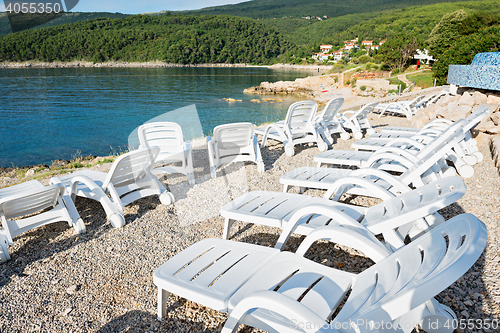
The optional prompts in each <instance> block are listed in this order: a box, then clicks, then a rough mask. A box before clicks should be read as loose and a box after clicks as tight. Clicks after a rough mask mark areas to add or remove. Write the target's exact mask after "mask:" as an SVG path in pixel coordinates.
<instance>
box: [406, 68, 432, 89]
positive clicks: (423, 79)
mask: <svg viewBox="0 0 500 333" xmlns="http://www.w3.org/2000/svg"><path fill="white" fill-rule="evenodd" d="M406 78H407V79H408V80H410V81H412V82H415V85H416V86H417V87H422V88H429V87H433V86H434V78H433V77H432V72H430V71H428V72H427V71H425V72H420V73H415V74H409V75H406Z"/></svg>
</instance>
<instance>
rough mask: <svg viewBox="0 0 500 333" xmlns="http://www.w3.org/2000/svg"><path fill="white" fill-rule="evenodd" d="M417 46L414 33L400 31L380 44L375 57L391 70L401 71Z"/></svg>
mask: <svg viewBox="0 0 500 333" xmlns="http://www.w3.org/2000/svg"><path fill="white" fill-rule="evenodd" d="M419 47H420V44H419V42H418V41H417V37H416V36H415V35H414V34H406V33H400V34H397V35H395V36H394V37H393V38H390V39H388V40H387V42H385V43H384V44H382V46H380V48H379V50H378V54H377V59H379V60H380V61H383V62H385V63H386V64H387V65H388V66H389V68H390V69H391V70H395V69H398V70H399V71H402V70H403V69H404V68H405V66H406V64H407V62H408V60H409V59H410V57H412V56H413V55H415V53H416V51H417V49H418V48H419Z"/></svg>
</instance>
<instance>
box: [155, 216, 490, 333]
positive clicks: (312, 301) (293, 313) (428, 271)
mask: <svg viewBox="0 0 500 333" xmlns="http://www.w3.org/2000/svg"><path fill="white" fill-rule="evenodd" d="M319 239H325V240H329V241H330V242H333V243H339V244H344V245H348V246H351V245H353V246H354V248H357V249H359V250H361V251H362V252H363V253H365V254H366V255H367V256H369V257H370V258H372V260H374V261H375V262H376V264H375V265H373V266H372V267H370V268H368V269H367V270H365V271H363V272H362V273H360V274H352V273H349V272H345V271H340V270H337V269H334V268H330V267H326V266H323V265H321V264H319V263H315V262H312V261H310V260H308V259H306V258H304V256H305V253H306V252H307V250H308V249H309V247H310V246H311V245H312V244H313V243H314V242H315V241H317V240H319ZM486 239H487V231H486V227H485V226H484V224H483V223H482V222H481V221H479V220H478V219H477V218H475V217H474V216H473V215H470V214H463V215H459V216H457V217H454V218H453V219H451V220H449V221H447V222H446V223H443V224H442V225H440V226H438V227H436V228H435V229H434V230H432V231H431V232H429V233H428V234H426V235H423V236H422V237H419V238H418V239H416V240H414V241H413V242H411V243H410V244H409V245H406V246H404V247H403V248H401V249H399V250H397V251H396V252H395V253H393V254H391V253H390V251H388V250H387V249H386V248H384V247H383V246H381V244H380V243H379V242H378V241H377V240H373V238H372V237H365V236H364V235H363V233H361V232H359V229H358V228H356V227H355V226H353V227H350V226H348V227H341V226H327V227H322V228H319V229H316V230H315V231H314V232H312V233H311V234H309V236H308V237H306V238H305V239H304V241H303V242H302V244H301V245H300V247H299V248H298V249H297V251H296V252H295V253H291V252H279V251H278V250H277V249H272V248H268V247H263V246H258V245H254V244H248V243H239V242H233V241H227V240H220V239H205V240H202V241H200V242H198V243H196V244H194V245H192V246H191V247H189V248H187V249H186V250H184V251H182V252H181V253H179V254H177V255H176V256H174V257H173V258H172V259H170V260H169V261H167V262H166V263H165V264H163V265H162V266H160V267H159V268H158V269H157V270H156V271H155V273H154V275H153V282H154V283H155V285H156V286H157V287H158V318H159V319H160V320H161V319H162V318H163V317H164V316H165V315H166V308H167V300H168V296H169V294H170V292H172V293H175V294H177V295H179V296H180V297H184V298H187V299H189V300H191V301H193V302H196V303H199V304H202V305H204V306H207V307H210V308H213V309H215V310H217V311H223V312H228V313H229V318H228V320H227V322H226V324H225V326H224V328H223V330H222V332H224V333H229V332H236V330H237V329H238V327H239V325H240V324H246V325H250V326H253V327H256V328H260V329H263V330H266V331H268V332H280V333H281V332H299V331H300V332H304V330H303V328H304V327H305V324H307V323H309V324H310V325H312V328H311V329H306V330H305V331H306V332H317V331H318V329H319V328H322V329H321V330H320V331H322V332H323V331H328V332H354V331H351V330H349V328H351V329H352V330H358V329H359V332H368V331H371V327H370V326H369V325H370V324H374V323H380V322H381V321H384V322H385V323H388V322H389V323H391V326H394V327H398V325H401V327H402V328H403V329H402V330H397V331H394V332H403V331H404V332H410V331H411V330H412V329H413V326H414V325H416V324H417V323H420V324H421V326H423V328H426V326H425V324H428V320H429V319H431V318H432V319H433V320H434V322H439V323H440V324H441V325H442V324H443V323H444V322H446V320H449V321H450V320H453V319H455V318H456V316H455V315H454V313H453V311H452V310H451V309H449V308H447V307H446V306H443V305H441V304H439V303H438V302H436V301H435V300H434V299H433V297H434V296H435V295H437V294H438V293H439V292H441V291H442V290H444V289H445V288H447V287H448V286H449V285H451V284H452V283H453V282H454V281H455V280H457V279H458V278H460V277H461V276H462V275H463V274H464V273H465V272H467V270H468V269H469V268H470V267H471V266H472V265H473V264H474V263H475V261H476V260H477V259H478V258H479V256H480V255H481V253H482V251H483V249H484V247H485V246H486ZM348 293H350V294H349V296H348V297H347V299H346V301H345V304H344V306H343V307H342V309H341V310H340V312H338V311H336V309H337V308H338V306H339V305H340V304H341V303H342V300H343V299H344V298H345V297H346V295H347V294H348ZM337 312H338V314H337V315H336V316H335V314H336V313H337ZM346 323H347V325H344V324H346ZM409 323H413V324H411V325H410V326H411V327H410V326H407V325H408V324H409ZM352 324H354V325H358V326H352ZM364 325H366V328H365V326H364ZM342 327H346V328H347V329H342ZM405 327H406V328H405ZM435 332H439V333H444V332H450V331H449V330H446V329H445V328H442V329H441V330H437V331H435Z"/></svg>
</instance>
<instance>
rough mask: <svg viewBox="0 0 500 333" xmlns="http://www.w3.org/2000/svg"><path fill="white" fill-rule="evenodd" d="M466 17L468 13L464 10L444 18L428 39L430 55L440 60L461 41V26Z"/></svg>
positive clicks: (446, 15)
mask: <svg viewBox="0 0 500 333" xmlns="http://www.w3.org/2000/svg"><path fill="white" fill-rule="evenodd" d="M466 17H467V13H466V12H465V11H464V10H463V9H460V10H457V11H456V12H453V13H448V14H445V15H444V16H443V18H442V19H441V21H439V23H438V24H436V26H435V27H434V29H432V31H431V33H430V35H429V38H428V39H427V44H428V49H429V55H431V56H433V57H434V58H436V59H439V57H440V56H441V55H442V54H443V53H444V52H445V51H446V50H447V49H448V48H449V47H450V46H451V45H453V43H454V42H456V41H457V40H458V39H460V37H461V34H460V32H459V30H460V26H461V24H462V22H463V21H464V20H465V18H466Z"/></svg>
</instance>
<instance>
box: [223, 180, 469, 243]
mask: <svg viewBox="0 0 500 333" xmlns="http://www.w3.org/2000/svg"><path fill="white" fill-rule="evenodd" d="M392 184H393V186H394V187H395V190H397V191H398V192H402V193H398V194H397V195H395V194H394V193H391V192H390V191H388V190H386V189H385V188H384V187H383V186H380V185H378V184H376V183H374V182H373V181H371V180H369V179H366V178H359V177H346V178H345V179H342V182H339V183H338V184H334V185H333V186H332V189H331V191H328V192H327V193H326V194H325V196H324V197H323V198H318V197H311V196H308V195H302V194H296V193H283V192H271V191H252V192H249V193H246V194H244V195H242V196H240V197H239V198H236V199H235V200H233V201H231V202H230V203H228V204H226V205H224V206H223V207H222V209H221V215H222V216H223V217H224V218H225V224H224V231H223V238H224V239H227V238H228V236H229V231H230V228H231V225H232V224H233V222H234V221H235V220H239V221H243V222H246V223H254V224H261V225H267V226H271V227H277V228H281V229H283V232H282V234H281V237H280V238H279V239H278V242H277V244H276V247H277V248H281V247H282V246H283V245H284V244H285V242H286V240H287V237H288V236H289V235H290V233H291V232H296V233H298V234H302V235H307V234H309V233H310V232H311V231H313V230H314V229H316V228H319V227H321V226H324V225H332V224H335V223H347V222H346V221H348V222H349V223H351V222H353V223H358V222H360V223H361V225H362V226H363V227H365V228H366V230H368V231H369V232H371V233H373V234H375V235H378V234H383V236H384V240H385V242H386V243H387V244H388V246H391V247H392V248H399V247H401V246H403V245H404V239H405V237H406V236H409V237H410V238H412V237H415V236H416V235H419V234H420V233H421V232H425V231H426V230H428V229H429V228H430V226H431V225H434V224H435V223H439V222H440V221H442V218H441V217H440V216H438V215H432V214H434V213H436V212H437V210H438V209H441V208H444V207H446V206H448V205H450V204H452V203H453V202H455V201H456V200H458V199H460V198H461V197H462V196H463V195H464V194H465V192H466V186H465V184H464V182H463V181H462V180H461V179H460V178H458V177H448V178H444V179H440V180H437V181H435V182H433V183H431V184H428V185H425V186H422V187H419V188H417V189H415V190H409V188H408V187H405V186H404V185H403V184H401V183H398V182H397V181H394V180H393V181H392ZM354 186H356V187H357V190H359V189H360V188H363V190H367V191H371V192H372V196H374V197H378V198H381V199H383V200H384V201H383V202H382V203H380V204H378V205H375V206H372V207H369V208H366V207H361V206H354V205H348V204H344V203H340V202H338V200H339V199H340V197H341V195H342V193H345V192H347V191H348V190H349V189H350V188H352V187H354ZM333 194H335V196H334V197H333V199H332V200H330V197H332V195H333ZM426 217H427V218H426ZM403 226H404V227H403ZM400 227H401V228H400Z"/></svg>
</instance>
